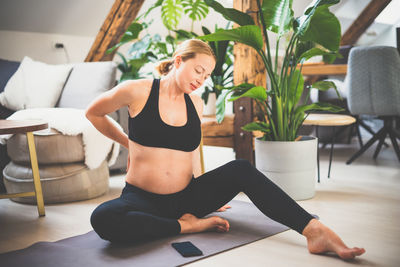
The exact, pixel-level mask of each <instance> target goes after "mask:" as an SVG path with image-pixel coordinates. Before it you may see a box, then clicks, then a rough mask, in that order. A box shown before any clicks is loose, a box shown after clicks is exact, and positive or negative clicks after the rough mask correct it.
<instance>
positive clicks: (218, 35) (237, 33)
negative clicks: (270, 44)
mask: <svg viewBox="0 0 400 267" xmlns="http://www.w3.org/2000/svg"><path fill="white" fill-rule="evenodd" d="M198 38H199V39H201V40H204V41H236V42H240V43H243V44H247V45H248V46H251V47H253V48H254V49H256V50H262V48H263V44H264V43H263V38H262V34H261V31H260V28H259V27H258V26H256V25H246V26H241V27H239V28H236V29H232V30H220V31H218V32H215V33H212V34H208V35H204V36H199V37H198Z"/></svg>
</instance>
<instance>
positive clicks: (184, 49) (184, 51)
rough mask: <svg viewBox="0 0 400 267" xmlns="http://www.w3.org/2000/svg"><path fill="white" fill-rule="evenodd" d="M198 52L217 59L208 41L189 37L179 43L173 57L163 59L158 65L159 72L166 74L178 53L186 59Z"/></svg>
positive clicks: (193, 56)
mask: <svg viewBox="0 0 400 267" xmlns="http://www.w3.org/2000/svg"><path fill="white" fill-rule="evenodd" d="M197 54H206V55H208V56H211V57H213V58H214V60H215V61H217V58H216V56H215V54H214V51H213V50H212V49H211V47H210V46H209V45H208V44H207V43H206V42H204V41H202V40H199V39H189V40H186V41H184V42H182V43H181V44H179V45H178V48H177V49H176V50H175V52H174V54H173V55H172V59H168V60H163V61H161V62H160V64H158V65H157V67H156V70H157V71H158V73H160V75H166V74H168V73H169V72H170V70H171V69H172V67H173V65H174V61H175V57H176V56H177V55H180V56H181V57H182V60H183V61H186V60H188V59H191V58H195V57H196V55H197Z"/></svg>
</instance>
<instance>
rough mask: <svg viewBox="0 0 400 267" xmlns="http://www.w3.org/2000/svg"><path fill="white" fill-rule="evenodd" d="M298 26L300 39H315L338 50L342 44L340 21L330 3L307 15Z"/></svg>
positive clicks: (331, 48) (329, 47)
mask: <svg viewBox="0 0 400 267" xmlns="http://www.w3.org/2000/svg"><path fill="white" fill-rule="evenodd" d="M303 20H304V21H303V22H302V24H300V27H299V28H298V33H299V35H300V40H302V41H313V42H315V43H317V44H320V45H322V46H323V47H326V48H327V49H329V50H332V51H337V50H338V49H339V45H340V23H339V20H338V19H337V18H336V17H335V15H334V14H332V13H331V12H330V11H329V9H328V5H322V6H319V7H317V8H316V9H315V11H314V12H310V14H309V15H305V18H303Z"/></svg>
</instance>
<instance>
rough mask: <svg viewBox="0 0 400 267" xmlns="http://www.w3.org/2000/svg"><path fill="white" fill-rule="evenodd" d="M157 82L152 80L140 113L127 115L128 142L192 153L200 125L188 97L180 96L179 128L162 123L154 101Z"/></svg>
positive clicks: (157, 91) (196, 145)
mask: <svg viewBox="0 0 400 267" xmlns="http://www.w3.org/2000/svg"><path fill="white" fill-rule="evenodd" d="M159 91H160V80H159V79H155V80H154V81H153V85H152V86H151V92H150V95H149V97H148V99H147V102H146V104H145V106H144V107H143V109H142V111H140V113H139V114H138V115H136V116H135V117H133V118H132V117H130V116H129V123H128V124H129V139H130V140H132V141H134V142H136V143H139V144H141V145H143V146H149V147H163V148H170V149H175V150H181V151H187V152H190V151H193V150H195V149H196V148H197V147H198V146H199V144H200V140H201V122H200V119H199V116H198V115H197V112H196V108H195V107H194V105H193V102H192V100H191V99H190V96H189V95H188V94H184V97H185V103H186V112H187V113H186V114H187V122H186V124H185V125H183V126H172V125H169V124H166V123H165V122H164V121H163V120H162V119H161V117H160V112H159V109H158V99H159Z"/></svg>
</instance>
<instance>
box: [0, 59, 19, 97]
mask: <svg viewBox="0 0 400 267" xmlns="http://www.w3.org/2000/svg"><path fill="white" fill-rule="evenodd" d="M19 65H20V62H16V61H9V60H5V59H0V93H1V92H3V91H4V88H5V87H6V84H7V82H8V80H10V78H11V76H13V75H14V73H15V72H16V71H17V69H18V67H19Z"/></svg>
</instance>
